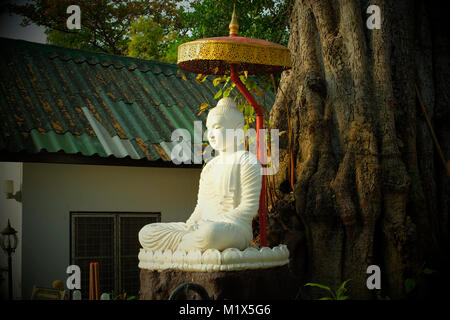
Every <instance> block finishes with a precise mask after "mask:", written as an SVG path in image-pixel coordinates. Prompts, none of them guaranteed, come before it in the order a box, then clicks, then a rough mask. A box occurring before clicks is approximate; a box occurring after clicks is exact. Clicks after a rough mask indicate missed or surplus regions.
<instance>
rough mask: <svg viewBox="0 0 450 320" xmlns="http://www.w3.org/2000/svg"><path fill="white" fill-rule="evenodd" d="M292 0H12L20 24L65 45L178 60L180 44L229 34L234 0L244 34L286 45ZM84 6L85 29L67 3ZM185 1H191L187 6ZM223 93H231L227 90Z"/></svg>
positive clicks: (82, 9) (82, 15)
mask: <svg viewBox="0 0 450 320" xmlns="http://www.w3.org/2000/svg"><path fill="white" fill-rule="evenodd" d="M292 2H293V0H288V1H282V0H255V1H244V0H238V1H234V0H220V1H217V0H205V1H200V0H194V1H190V2H188V3H186V1H182V0H118V1H108V0H79V1H76V2H75V3H74V2H73V1H72V0H31V1H29V3H26V4H23V5H17V4H10V5H9V6H8V7H9V8H10V10H11V11H12V12H13V13H16V14H19V15H22V16H23V23H22V25H24V26H26V25H29V24H31V23H34V24H37V25H40V26H44V27H46V34H47V42H48V43H50V44H55V45H59V46H63V47H69V48H77V49H84V50H91V51H99V52H106V53H112V54H118V55H130V56H133V57H138V58H143V59H156V60H161V61H165V62H170V63H176V61H177V55H178V46H179V45H180V44H182V43H185V42H187V41H191V40H194V39H197V38H203V37H212V36H227V35H228V31H229V30H228V25H229V22H230V19H231V13H232V11H233V5H234V4H235V3H236V11H237V14H238V20H239V24H240V35H242V36H246V37H252V38H260V39H265V40H268V41H272V42H276V43H281V44H284V45H286V44H287V41H288V37H289V30H288V17H289V14H290V8H291V7H292ZM72 4H76V5H79V6H80V10H81V30H69V29H67V27H66V21H67V18H68V16H69V14H67V13H66V10H67V7H68V6H69V5H72ZM186 7H189V8H188V9H187V10H185V9H186ZM224 93H225V95H227V94H230V93H231V89H230V90H229V91H225V92H224Z"/></svg>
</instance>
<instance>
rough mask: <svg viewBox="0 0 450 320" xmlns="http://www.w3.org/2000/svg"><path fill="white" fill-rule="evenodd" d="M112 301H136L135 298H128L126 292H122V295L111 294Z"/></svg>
mask: <svg viewBox="0 0 450 320" xmlns="http://www.w3.org/2000/svg"><path fill="white" fill-rule="evenodd" d="M111 300H136V297H135V296H129V297H127V293H126V292H122V293H120V294H115V293H111Z"/></svg>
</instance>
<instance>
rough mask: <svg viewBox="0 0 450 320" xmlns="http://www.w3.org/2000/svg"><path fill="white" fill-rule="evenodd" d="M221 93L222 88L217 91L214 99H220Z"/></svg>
mask: <svg viewBox="0 0 450 320" xmlns="http://www.w3.org/2000/svg"><path fill="white" fill-rule="evenodd" d="M221 95H222V89H220V90H219V91H217V93H216V95H215V96H214V99H219V98H220V96H221Z"/></svg>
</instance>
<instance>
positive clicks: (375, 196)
mask: <svg viewBox="0 0 450 320" xmlns="http://www.w3.org/2000/svg"><path fill="white" fill-rule="evenodd" d="M369 5H378V6H379V8H380V9H381V29H373V30H370V29H368V28H367V27H366V20H367V18H368V17H369V16H370V15H369V14H367V13H366V10H367V7H368V6H369ZM441 11H443V10H442V8H440V7H439V3H435V2H430V3H429V2H428V1H404V0H403V1H402V0H395V1H393V0H392V1H383V0H371V1H352V0H341V1H330V0H320V1H315V0H310V1H307V0H304V1H301V0H299V1H296V2H295V4H294V7H293V10H292V14H291V17H290V30H291V35H290V40H289V48H290V51H291V56H292V63H293V68H292V69H291V70H290V71H286V72H284V73H283V75H282V78H281V82H280V86H279V88H278V92H277V99H276V102H275V105H274V107H273V109H272V111H271V116H270V119H271V123H272V127H274V128H278V129H280V131H288V123H290V125H291V128H292V136H291V139H292V150H293V159H294V161H293V163H294V169H293V170H294V190H293V192H291V191H292V190H291V188H290V187H289V186H290V183H289V176H290V174H289V172H290V171H289V170H290V164H289V163H290V156H289V137H288V134H284V135H281V136H280V170H279V172H278V174H277V175H276V176H275V179H274V183H275V188H274V189H275V190H281V192H278V193H277V194H276V195H275V196H276V197H275V198H276V201H275V205H274V207H273V208H271V210H270V211H271V212H272V213H271V214H269V240H270V241H271V243H272V244H273V245H276V244H278V243H280V242H287V244H288V246H289V248H290V251H291V255H292V263H291V268H292V270H293V272H294V273H295V274H296V275H297V276H298V279H299V285H300V288H302V289H301V297H302V298H317V297H321V296H324V293H323V292H321V291H320V290H316V289H308V288H307V287H303V286H302V285H303V284H305V283H306V282H316V283H321V284H324V285H328V286H331V287H332V288H337V287H338V286H339V284H340V283H341V282H343V281H344V280H347V279H352V281H351V282H350V283H349V295H350V297H351V298H354V299H373V298H376V297H377V296H380V295H381V296H383V297H384V296H389V297H390V298H392V299H397V298H404V297H406V293H405V289H404V282H405V280H406V279H407V278H414V279H416V278H417V279H419V278H420V276H419V274H420V273H421V271H422V270H423V267H424V265H425V266H426V267H429V268H432V269H438V271H440V270H442V271H440V276H445V273H446V270H444V266H447V268H448V253H447V252H448V251H449V250H448V249H449V248H448V245H449V237H448V231H449V225H448V213H449V205H450V200H449V199H450V197H449V194H450V193H449V190H450V187H449V179H448V177H447V176H446V169H445V167H444V166H443V164H442V162H441V159H440V158H439V156H438V154H437V152H436V148H435V146H434V143H433V140H432V137H431V134H430V131H429V128H428V127H427V124H426V122H425V118H424V116H423V113H422V111H421V109H420V105H419V102H418V99H417V95H416V89H415V86H416V85H417V88H418V91H419V92H420V94H421V97H422V99H423V102H424V105H425V107H426V110H427V113H428V116H429V117H430V118H431V119H432V123H433V126H434V129H435V131H436V134H437V136H438V139H439V142H440V144H441V147H442V149H443V152H444V155H445V157H446V159H450V125H449V124H450V112H449V109H450V107H449V106H450V103H449V102H450V88H449V85H450V58H449V57H450V56H449V38H448V35H446V32H447V24H446V21H445V19H447V18H446V17H445V15H444V14H441ZM444 12H445V11H444ZM286 119H289V122H288V121H286ZM286 231H288V232H286ZM372 264H375V265H378V266H380V268H381V275H382V278H381V279H382V286H381V290H382V291H381V292H379V291H377V290H373V291H370V290H368V289H367V287H366V280H367V278H368V275H367V274H366V270H367V267H368V266H369V265H372ZM419 284H420V285H419ZM428 289H429V288H428ZM415 291H417V292H415V294H416V297H420V296H422V297H423V296H424V295H426V294H429V291H427V282H426V281H424V282H423V283H418V285H417V287H416V289H415Z"/></svg>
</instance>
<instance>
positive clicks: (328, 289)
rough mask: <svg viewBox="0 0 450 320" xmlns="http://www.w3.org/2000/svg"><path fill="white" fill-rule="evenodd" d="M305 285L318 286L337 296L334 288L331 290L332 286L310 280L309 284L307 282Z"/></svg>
mask: <svg viewBox="0 0 450 320" xmlns="http://www.w3.org/2000/svg"><path fill="white" fill-rule="evenodd" d="M305 286H310V287H317V288H321V289H324V290H327V291H328V292H329V293H330V294H331V296H332V297H333V298H334V297H335V295H334V292H333V290H331V289H330V287H327V286H324V285H323V284H318V283H312V282H308V283H307V284H305Z"/></svg>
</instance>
